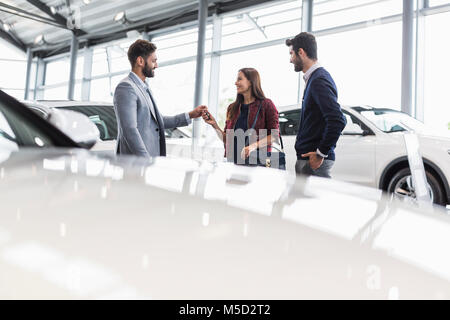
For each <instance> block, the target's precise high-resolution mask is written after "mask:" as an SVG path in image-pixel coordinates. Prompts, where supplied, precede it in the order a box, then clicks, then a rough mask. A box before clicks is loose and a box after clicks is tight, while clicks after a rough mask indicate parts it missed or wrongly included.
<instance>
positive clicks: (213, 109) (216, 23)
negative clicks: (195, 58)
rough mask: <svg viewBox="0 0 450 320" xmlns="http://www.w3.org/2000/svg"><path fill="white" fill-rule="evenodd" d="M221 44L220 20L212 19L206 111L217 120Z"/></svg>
mask: <svg viewBox="0 0 450 320" xmlns="http://www.w3.org/2000/svg"><path fill="white" fill-rule="evenodd" d="M221 43H222V18H221V17H218V16H217V15H216V14H215V15H214V17H213V39H212V55H211V75H210V78H209V97H208V110H209V112H210V113H211V114H212V115H213V116H214V118H216V119H217V113H218V108H219V88H220V54H218V52H220V50H221Z"/></svg>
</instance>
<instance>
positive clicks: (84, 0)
mask: <svg viewBox="0 0 450 320" xmlns="http://www.w3.org/2000/svg"><path fill="white" fill-rule="evenodd" d="M83 2H84V4H89V3H91V0H83Z"/></svg>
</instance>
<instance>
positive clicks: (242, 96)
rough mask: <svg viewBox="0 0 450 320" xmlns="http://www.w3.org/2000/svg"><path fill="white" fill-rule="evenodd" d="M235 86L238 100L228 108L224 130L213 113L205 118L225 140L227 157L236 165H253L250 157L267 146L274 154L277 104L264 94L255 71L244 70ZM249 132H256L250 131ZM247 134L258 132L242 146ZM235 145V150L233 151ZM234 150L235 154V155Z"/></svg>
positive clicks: (205, 115)
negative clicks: (273, 141) (273, 143)
mask: <svg viewBox="0 0 450 320" xmlns="http://www.w3.org/2000/svg"><path fill="white" fill-rule="evenodd" d="M235 85H236V91H237V95H236V100H235V101H234V102H233V103H232V104H230V105H229V106H228V109H227V117H226V121H225V128H224V130H222V129H221V128H220V127H219V126H218V124H217V122H216V120H215V119H214V117H213V116H212V115H211V114H210V113H209V112H207V111H204V112H203V115H202V117H203V120H205V122H206V123H208V124H209V125H211V126H212V127H213V128H214V129H216V131H217V133H218V135H219V137H221V138H222V140H223V142H224V145H225V154H226V156H227V158H228V159H229V160H231V159H232V160H233V161H234V163H236V164H244V165H250V163H249V156H250V154H251V152H252V151H256V150H258V149H260V148H264V147H266V146H268V151H270V144H271V142H272V140H273V139H276V140H278V128H279V123H278V111H277V109H276V107H275V105H274V104H273V102H272V101H271V100H270V99H267V98H266V96H265V95H264V92H263V90H262V89H261V79H260V76H259V73H258V71H256V70H255V69H254V68H243V69H240V70H239V72H238V75H237V80H236V82H235ZM249 129H254V131H253V130H250V131H248V130H249ZM263 129H265V130H263ZM238 130H242V131H238ZM273 130H276V131H273ZM243 132H244V133H246V134H245V135H246V136H248V134H252V133H254V136H252V137H251V139H249V138H245V142H244V143H239V139H241V140H240V142H242V133H243ZM273 132H276V136H275V137H272V135H273ZM231 137H234V141H230V140H233V139H230V138H231ZM232 142H234V148H231V146H232ZM231 150H233V151H234V152H233V153H231V152H230V151H231Z"/></svg>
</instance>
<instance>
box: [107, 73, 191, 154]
mask: <svg viewBox="0 0 450 320" xmlns="http://www.w3.org/2000/svg"><path fill="white" fill-rule="evenodd" d="M146 89H147V87H146V85H145V84H144V83H143V82H142V80H141V79H139V78H138V76H137V75H136V74H134V73H133V72H130V74H129V75H128V76H127V77H126V78H125V79H123V80H122V81H121V82H120V83H119V84H118V85H117V87H116V91H115V92H114V110H115V112H116V118H117V129H118V130H117V145H116V153H117V154H132V155H137V156H141V157H146V158H149V157H157V156H160V155H161V150H160V134H159V131H160V126H159V125H158V122H159V124H160V125H161V128H165V129H168V128H175V127H182V126H187V125H188V124H189V123H190V119H189V115H188V114H187V113H182V114H179V115H176V116H173V117H164V116H162V115H161V114H160V113H159V112H158V108H157V106H156V103H155V99H153V97H151V91H150V90H149V91H150V93H149V92H147V91H146ZM161 139H162V141H161V143H162V144H164V146H165V143H166V140H165V135H164V132H163V134H162V135H161Z"/></svg>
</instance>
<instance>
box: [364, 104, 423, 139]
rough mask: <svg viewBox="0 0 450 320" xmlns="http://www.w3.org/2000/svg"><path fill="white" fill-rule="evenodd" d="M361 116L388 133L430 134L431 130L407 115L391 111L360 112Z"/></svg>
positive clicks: (373, 110)
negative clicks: (410, 132)
mask: <svg viewBox="0 0 450 320" xmlns="http://www.w3.org/2000/svg"><path fill="white" fill-rule="evenodd" d="M359 112H360V113H361V115H363V116H364V117H366V118H367V119H368V120H369V121H371V122H372V123H373V124H374V125H375V126H377V128H378V129H380V130H382V131H384V132H386V133H391V132H401V131H414V132H417V133H424V132H429V131H430V128H428V127H426V126H425V125H424V124H423V123H422V122H420V121H418V120H416V119H414V118H413V117H411V116H409V115H407V114H406V113H403V112H399V111H395V110H390V109H372V110H360V111H359Z"/></svg>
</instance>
